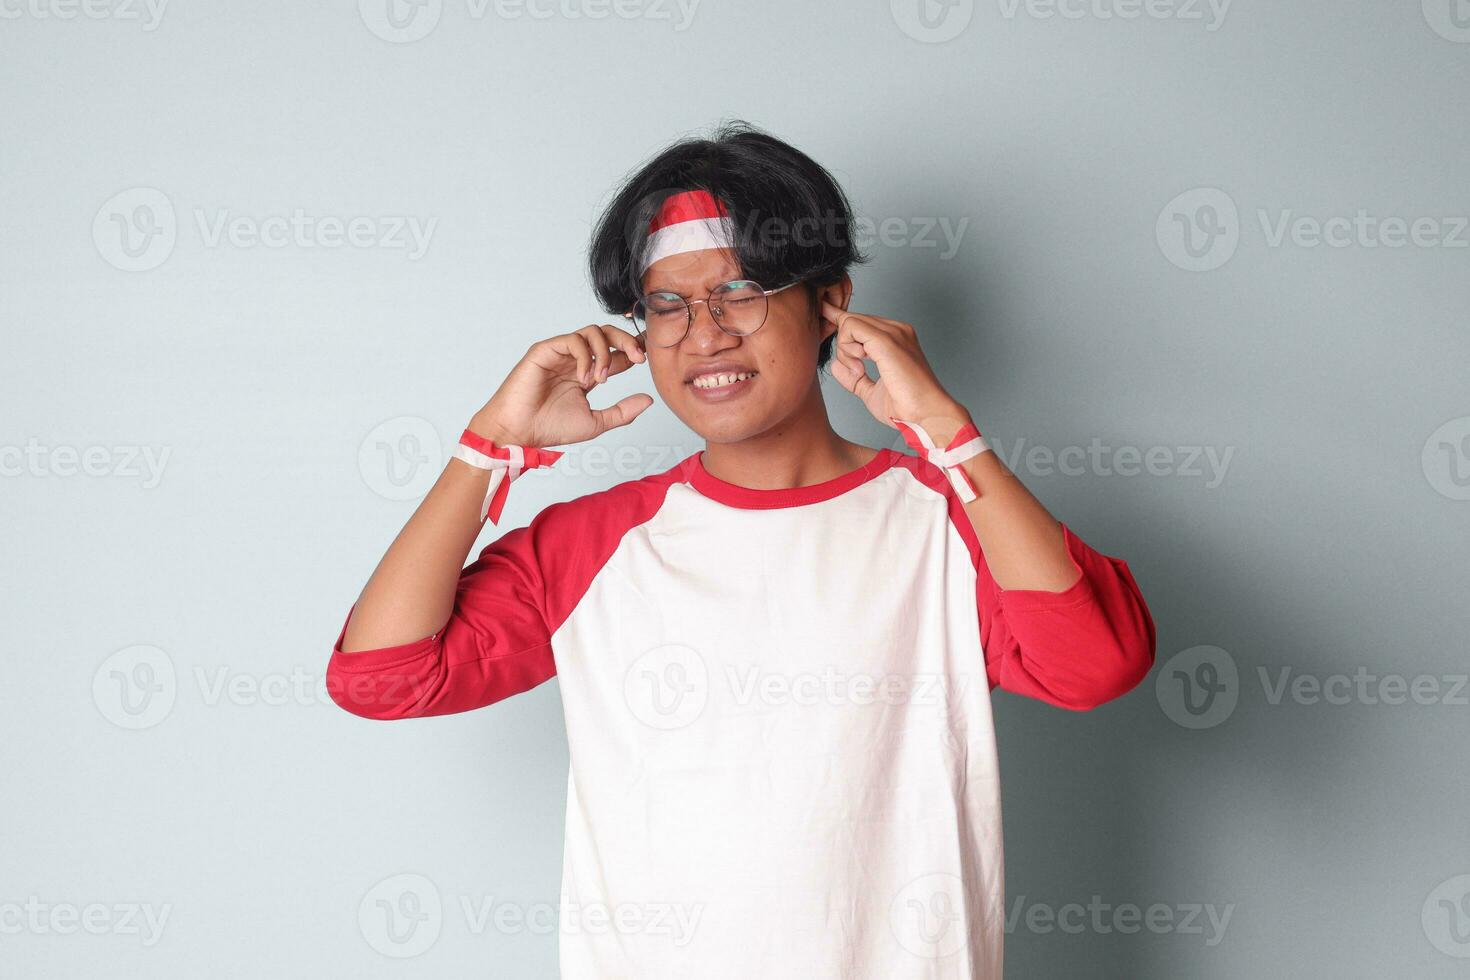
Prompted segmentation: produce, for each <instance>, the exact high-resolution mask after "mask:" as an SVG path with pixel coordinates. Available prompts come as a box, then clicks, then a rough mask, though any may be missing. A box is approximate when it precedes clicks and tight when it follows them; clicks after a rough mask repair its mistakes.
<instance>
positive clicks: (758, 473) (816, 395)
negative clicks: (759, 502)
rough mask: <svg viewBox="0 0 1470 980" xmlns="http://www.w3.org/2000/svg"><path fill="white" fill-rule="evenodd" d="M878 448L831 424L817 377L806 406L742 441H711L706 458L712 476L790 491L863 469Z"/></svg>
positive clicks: (806, 399)
mask: <svg viewBox="0 0 1470 980" xmlns="http://www.w3.org/2000/svg"><path fill="white" fill-rule="evenodd" d="M877 454H878V453H877V450H875V449H873V448H871V447H869V446H863V445H860V444H858V443H855V442H850V441H848V440H847V439H844V438H842V436H840V435H838V434H837V432H836V431H835V430H834V429H833V428H832V423H831V421H830V420H829V419H828V418H827V406H826V403H825V402H824V401H823V399H822V389H821V385H820V383H818V381H817V380H816V379H815V378H814V379H813V380H812V386H811V388H810V389H809V390H808V392H807V395H806V397H805V398H804V399H803V401H802V405H801V408H800V409H798V410H797V411H796V412H794V413H793V414H792V415H790V416H789V417H787V418H785V419H783V420H781V422H779V423H777V424H776V425H774V426H772V427H771V428H769V429H767V430H766V431H764V432H761V433H759V434H757V435H754V436H751V437H750V438H748V439H742V440H741V441H739V442H706V443H705V448H704V456H703V458H702V462H703V464H704V468H705V470H706V471H707V472H708V473H709V474H710V475H711V476H713V477H715V478H717V479H720V480H724V481H725V482H726V483H733V484H735V485H736V486H741V487H748V488H750V489H752V490H789V489H791V488H793V487H806V486H811V485H812V484H814V483H822V482H824V481H826V480H831V479H834V478H836V477H839V476H841V475H842V474H844V473H850V472H851V471H853V470H855V469H858V468H859V467H861V466H863V465H865V464H867V463H868V462H870V461H871V460H872V459H873V457H874V456H876V455H877Z"/></svg>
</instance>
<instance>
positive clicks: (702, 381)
mask: <svg viewBox="0 0 1470 980" xmlns="http://www.w3.org/2000/svg"><path fill="white" fill-rule="evenodd" d="M753 377H755V372H754V371H750V372H747V373H744V374H704V375H700V376H699V377H697V378H695V379H694V382H693V384H694V387H696V388H723V387H724V386H725V385H732V384H734V383H735V382H737V381H744V380H745V379H747V378H753Z"/></svg>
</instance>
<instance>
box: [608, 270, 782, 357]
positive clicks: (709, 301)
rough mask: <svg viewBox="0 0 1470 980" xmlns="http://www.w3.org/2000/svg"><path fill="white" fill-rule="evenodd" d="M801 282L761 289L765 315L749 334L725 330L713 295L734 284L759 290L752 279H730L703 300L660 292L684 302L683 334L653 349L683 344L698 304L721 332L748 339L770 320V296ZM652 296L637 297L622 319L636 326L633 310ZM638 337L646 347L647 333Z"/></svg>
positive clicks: (648, 294)
mask: <svg viewBox="0 0 1470 980" xmlns="http://www.w3.org/2000/svg"><path fill="white" fill-rule="evenodd" d="M801 281H802V280H800V279H798V280H796V282H788V283H787V284H786V285H784V286H778V287H777V288H775V289H761V295H762V296H764V297H765V298H766V312H765V315H764V316H762V317H761V322H760V324H759V326H757V327H756V328H755V330H751V331H750V332H749V333H735V332H734V331H731V330H726V329H725V325H724V324H723V323H721V322H720V318H721V317H720V314H719V313H716V312H715V311H716V310H717V309H718V308H719V307H718V306H717V305H716V304H715V302H714V299H715V293H716V292H718V291H719V290H721V289H724V288H725V287H726V286H733V285H735V284H736V283H750V284H751V285H752V286H755V287H757V288H759V287H760V283H758V282H756V281H755V280H754V279H731V280H730V281H729V282H722V283H720V284H719V285H718V286H716V287H715V288H714V289H711V290H710V291H709V296H708V297H706V298H705V299H696V300H687V299H684V297H682V296H679V294H678V293H674V292H669V291H668V290H660V293H662V294H664V295H667V296H679V299H681V300H683V301H684V332H683V333H681V334H680V335H679V339H678V340H676V341H674V342H673V343H672V344H654V346H655V347H658V348H660V349H666V348H669V347H678V346H679V345H680V344H682V343H683V342H684V338H685V337H688V336H689V328H690V327H691V326H692V325H693V324H694V307H695V306H696V305H697V304H699V303H703V304H704V305H705V306H707V307H709V313H710V319H712V320H714V321H715V326H717V327H719V328H720V330H722V331H723V332H725V333H727V334H729V335H730V336H732V337H749V336H750V335H751V334H753V333H755V331H756V330H759V329H760V328H761V327H764V326H765V325H766V320H767V319H769V318H770V315H771V297H772V296H775V295H776V294H777V293H780V292H784V291H785V290H788V289H790V288H791V287H792V286H796V285H799V284H800V283H801ZM654 295H657V294H655V293H645V294H644V295H643V296H641V297H639V298H638V300H637V302H635V303H634V304H633V308H632V309H629V310H628V311H627V312H626V313H624V314H623V317H624V319H627V320H631V321H632V322H633V324H634V325H635V326H636V325H637V323H638V321H637V319H636V318H635V317H634V316H633V309H636V308H637V306H638V303H645V305H646V301H647V299H648V297H649V296H654ZM638 336H639V337H640V338H644V339H645V346H646V338H647V337H648V331H646V330H642V329H640V330H639V331H638Z"/></svg>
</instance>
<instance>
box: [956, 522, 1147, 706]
mask: <svg viewBox="0 0 1470 980" xmlns="http://www.w3.org/2000/svg"><path fill="white" fill-rule="evenodd" d="M959 519H960V520H962V521H964V522H965V525H966V527H969V520H968V518H967V517H966V516H965V515H964V514H963V513H961V514H960V515H959ZM1062 533H1063V535H1064V536H1065V538H1066V544H1067V553H1068V554H1069V555H1070V556H1071V558H1072V563H1073V564H1074V565H1075V566H1076V567H1077V568H1078V570H1079V571H1080V572H1081V573H1082V577H1081V578H1080V579H1078V580H1077V582H1076V583H1075V584H1073V585H1072V586H1071V587H1070V588H1068V589H1066V590H1064V591H1062V592H1044V591H1037V590H1029V589H1002V588H1000V587H999V586H998V585H996V583H995V579H994V578H992V577H991V575H990V568H989V566H988V565H987V564H986V563H985V556H984V554H983V553H982V552H981V551H980V550H979V547H978V544H972V549H973V552H972V557H974V558H975V559H976V573H977V582H976V598H977V600H978V602H979V607H980V643H981V645H982V646H983V647H984V649H985V670H986V674H987V675H988V676H989V679H990V685H991V686H992V687H996V686H999V687H1001V688H1003V689H1005V690H1007V691H1011V692H1013V693H1015V694H1022V695H1025V696H1027V697H1032V698H1037V699H1039V700H1041V701H1045V702H1047V703H1048V704H1053V705H1056V706H1058V707H1061V708H1070V709H1073V710H1075V711H1085V710H1087V709H1089V708H1095V707H1097V706H1098V705H1100V704H1103V703H1104V702H1107V701H1111V700H1112V699H1113V698H1116V697H1120V696H1121V695H1123V694H1126V693H1127V692H1129V691H1131V690H1132V689H1133V688H1134V687H1136V686H1137V685H1138V683H1139V682H1140V681H1141V680H1143V678H1144V677H1145V676H1146V675H1147V674H1148V672H1149V670H1150V669H1151V668H1152V667H1153V664H1154V652H1155V642H1156V636H1155V628H1154V621H1153V617H1152V616H1151V615H1150V614H1149V611H1148V606H1147V605H1146V604H1145V603H1144V601H1143V594H1142V593H1141V592H1140V591H1139V589H1138V584H1137V583H1136V582H1134V580H1133V573H1132V572H1130V571H1129V570H1128V564H1127V562H1125V561H1123V560H1122V559H1120V558H1111V557H1109V556H1107V555H1104V554H1101V553H1099V552H1097V551H1094V550H1093V549H1092V548H1091V547H1089V546H1088V545H1087V543H1086V542H1084V541H1083V540H1082V539H1081V538H1079V537H1077V536H1076V535H1075V534H1073V533H1072V530H1071V528H1069V527H1067V526H1066V525H1065V524H1063V525H1062ZM973 535H974V530H973V528H970V537H969V540H970V541H972V542H973V541H974V537H973Z"/></svg>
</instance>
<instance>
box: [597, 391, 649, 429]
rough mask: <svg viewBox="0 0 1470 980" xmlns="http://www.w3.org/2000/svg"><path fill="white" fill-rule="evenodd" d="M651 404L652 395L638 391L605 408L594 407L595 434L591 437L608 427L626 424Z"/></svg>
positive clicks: (614, 427) (612, 427) (613, 427)
mask: <svg viewBox="0 0 1470 980" xmlns="http://www.w3.org/2000/svg"><path fill="white" fill-rule="evenodd" d="M652 404H653V396H652V395H648V394H646V393H644V392H641V391H640V392H638V393H637V394H634V395H629V396H628V397H627V398H624V399H622V400H621V401H619V402H618V403H617V404H615V405H609V406H608V407H607V408H594V409H593V410H592V418H593V421H595V422H596V423H597V435H596V436H593V438H594V439H595V438H596V437H597V436H600V435H602V434H603V433H604V432H606V431H607V430H608V429H616V428H618V427H620V426H624V425H627V424H628V423H629V422H631V421H633V420H634V419H636V418H637V417H638V416H639V415H641V414H643V411H644V409H646V408H648V406H650V405H652Z"/></svg>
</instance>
